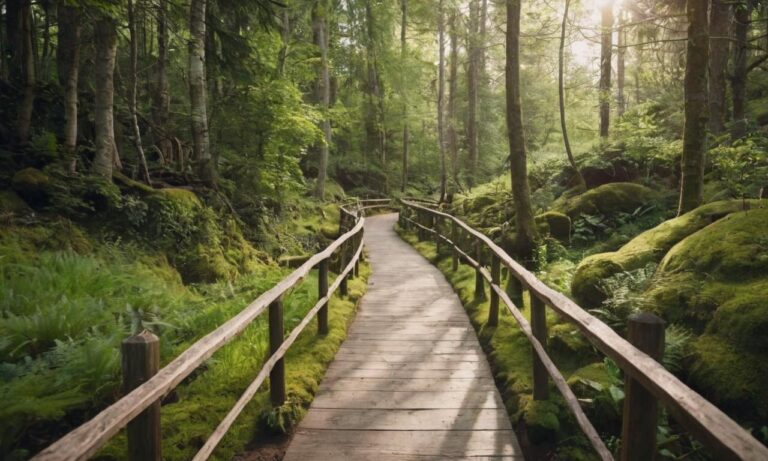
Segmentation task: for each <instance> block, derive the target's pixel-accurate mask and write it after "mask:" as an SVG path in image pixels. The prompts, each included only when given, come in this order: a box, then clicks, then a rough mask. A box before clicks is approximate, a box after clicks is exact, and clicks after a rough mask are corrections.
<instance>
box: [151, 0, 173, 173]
mask: <svg viewBox="0 0 768 461" xmlns="http://www.w3.org/2000/svg"><path fill="white" fill-rule="evenodd" d="M156 14H157V74H156V82H155V84H156V85H157V86H156V87H155V89H154V91H153V100H154V104H153V105H152V116H153V117H152V118H153V120H154V124H155V127H154V128H155V131H157V133H156V134H155V136H154V139H155V143H156V145H157V147H158V148H159V149H160V152H161V153H162V154H163V157H164V158H166V159H167V158H169V157H170V156H171V155H172V151H173V142H172V141H171V137H170V134H169V133H168V120H169V118H170V112H171V93H170V89H169V85H168V43H169V34H168V20H167V15H168V3H167V0H159V2H158V4H157V13H156Z"/></svg>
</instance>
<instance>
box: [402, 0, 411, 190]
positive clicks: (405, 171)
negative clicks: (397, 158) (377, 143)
mask: <svg viewBox="0 0 768 461" xmlns="http://www.w3.org/2000/svg"><path fill="white" fill-rule="evenodd" d="M400 8H401V13H402V15H401V18H400V67H401V70H400V72H401V74H400V81H401V87H402V88H401V91H402V97H403V179H402V181H401V182H400V192H403V193H404V192H405V188H406V187H407V186H408V149H409V148H410V139H411V133H410V129H409V127H408V99H407V97H406V94H405V86H406V77H405V73H406V58H407V56H408V48H407V46H408V43H407V42H406V36H405V33H406V29H407V27H408V0H400Z"/></svg>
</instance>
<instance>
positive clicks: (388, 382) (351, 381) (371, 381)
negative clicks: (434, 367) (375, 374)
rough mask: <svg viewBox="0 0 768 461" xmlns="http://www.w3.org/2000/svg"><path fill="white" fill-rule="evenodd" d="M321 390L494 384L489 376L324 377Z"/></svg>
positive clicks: (482, 386) (432, 388) (453, 388)
mask: <svg viewBox="0 0 768 461" xmlns="http://www.w3.org/2000/svg"><path fill="white" fill-rule="evenodd" d="M320 390H321V391H328V390H335V391H346V390H349V391H401V392H414V391H435V392H450V391H462V392H467V391H494V390H496V384H495V383H494V382H493V379H492V378H490V377H474V378H452V379H440V380H433V379H429V378H427V379H413V378H343V377H337V378H334V377H326V378H325V379H324V380H323V382H322V383H321V384H320Z"/></svg>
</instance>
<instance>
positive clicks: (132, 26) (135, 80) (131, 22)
mask: <svg viewBox="0 0 768 461" xmlns="http://www.w3.org/2000/svg"><path fill="white" fill-rule="evenodd" d="M128 31H129V34H130V36H131V80H130V89H129V90H130V91H129V95H128V105H129V110H130V113H131V125H132V128H133V144H134V146H135V147H136V156H137V160H138V162H139V169H140V171H141V176H142V178H143V179H144V181H145V182H146V183H147V184H151V182H150V179H149V168H147V158H146V156H145V155H144V146H143V145H142V143H141V130H140V129H139V116H138V109H137V107H136V106H137V102H136V100H137V99H138V95H137V93H138V88H139V41H138V37H137V35H136V11H135V9H134V4H133V0H128Z"/></svg>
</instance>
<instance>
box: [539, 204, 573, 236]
mask: <svg viewBox="0 0 768 461" xmlns="http://www.w3.org/2000/svg"><path fill="white" fill-rule="evenodd" d="M536 224H537V225H539V226H541V229H540V230H544V233H546V234H549V235H551V236H552V237H554V238H556V239H558V240H560V241H562V242H567V241H569V240H570V239H571V218H569V217H568V215H566V214H563V213H558V212H557V211H548V212H546V213H543V214H540V215H538V216H536Z"/></svg>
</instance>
